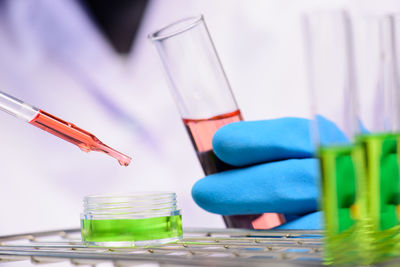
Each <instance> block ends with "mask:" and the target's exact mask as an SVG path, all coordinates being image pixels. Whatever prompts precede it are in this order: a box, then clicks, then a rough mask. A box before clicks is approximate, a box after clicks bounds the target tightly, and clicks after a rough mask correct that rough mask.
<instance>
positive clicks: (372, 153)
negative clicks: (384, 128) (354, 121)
mask: <svg viewBox="0 0 400 267" xmlns="http://www.w3.org/2000/svg"><path fill="white" fill-rule="evenodd" d="M399 137H400V135H399V134H393V133H381V134H367V135H360V136H357V138H356V142H358V143H359V144H361V145H362V147H363V149H364V153H365V163H366V172H365V174H366V175H365V181H366V191H367V214H368V226H369V231H370V233H371V242H372V247H371V249H372V250H373V251H374V259H373V262H380V261H383V260H385V259H387V258H388V257H392V256H398V255H400V254H399V252H397V251H399V245H397V243H399V241H400V236H399V234H398V233H399V230H400V229H399V228H400V226H399V222H400V221H399V216H398V207H399V204H400V180H399V178H400V176H399V155H398V145H399V142H398V141H399Z"/></svg>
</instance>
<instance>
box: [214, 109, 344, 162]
mask: <svg viewBox="0 0 400 267" xmlns="http://www.w3.org/2000/svg"><path fill="white" fill-rule="evenodd" d="M317 119H318V126H319V128H320V129H319V133H320V139H321V140H322V141H323V142H324V143H332V142H341V141H343V140H347V139H346V136H345V135H344V134H343V133H342V132H341V131H340V130H339V128H338V127H337V126H336V125H335V124H334V123H332V122H331V121H329V120H327V119H325V118H324V117H321V116H319V117H318V118H317ZM213 148H214V152H215V154H216V155H217V156H218V158H220V159H221V160H222V161H224V162H226V163H229V164H231V165H234V166H245V165H250V164H257V163H262V162H269V161H277V160H284V159H290V158H307V157H312V155H313V153H314V150H313V146H312V143H311V137H310V120H308V119H303V118H281V119H275V120H265V121H242V122H236V123H231V124H228V125H226V126H224V127H222V128H220V129H219V130H218V131H217V132H216V133H215V135H214V138H213Z"/></svg>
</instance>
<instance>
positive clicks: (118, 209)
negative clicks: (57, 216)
mask: <svg viewBox="0 0 400 267" xmlns="http://www.w3.org/2000/svg"><path fill="white" fill-rule="evenodd" d="M81 236H82V241H83V243H84V244H86V245H88V246H104V247H134V246H157V245H162V244H166V243H171V242H176V241H178V240H180V239H182V216H181V215H180V210H178V209H177V206H176V196H175V194H174V193H140V194H139V193H138V194H132V195H127V196H109V195H107V196H89V197H85V199H84V213H83V214H82V216H81Z"/></svg>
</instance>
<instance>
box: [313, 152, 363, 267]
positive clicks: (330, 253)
mask: <svg viewBox="0 0 400 267" xmlns="http://www.w3.org/2000/svg"><path fill="white" fill-rule="evenodd" d="M318 152H319V158H320V168H321V177H322V193H323V198H322V209H323V211H324V216H325V218H324V219H325V228H326V233H325V255H324V261H325V263H326V264H343V263H354V262H360V258H361V251H363V250H364V249H366V248H364V247H362V246H363V243H362V242H360V240H361V238H362V235H360V234H359V233H360V232H359V231H357V230H356V229H359V228H360V227H361V224H360V220H358V219H359V217H360V216H361V214H363V213H364V210H363V207H364V206H365V205H363V202H362V201H365V198H364V197H362V196H363V195H362V192H363V190H362V188H363V184H362V179H360V177H362V176H363V170H364V168H363V151H362V148H361V147H360V146H351V145H348V146H332V147H321V148H320V149H319V151H318Z"/></svg>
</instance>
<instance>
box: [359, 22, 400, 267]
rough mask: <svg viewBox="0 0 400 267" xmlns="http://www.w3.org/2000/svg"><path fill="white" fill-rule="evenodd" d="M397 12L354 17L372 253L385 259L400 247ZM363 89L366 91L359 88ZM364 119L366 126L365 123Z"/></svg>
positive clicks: (373, 259)
mask: <svg viewBox="0 0 400 267" xmlns="http://www.w3.org/2000/svg"><path fill="white" fill-rule="evenodd" d="M397 19H398V18H396V16H375V17H369V18H364V19H363V20H361V21H356V22H358V23H355V29H356V33H357V34H356V37H357V38H356V42H355V48H356V49H355V51H356V52H357V53H356V56H357V61H356V62H357V63H358V65H357V72H358V73H357V76H358V85H359V88H360V94H359V95H358V97H357V98H358V103H357V107H358V110H357V111H358V114H357V117H358V120H359V121H360V122H361V123H360V124H359V125H360V127H359V130H358V132H359V134H357V136H356V139H355V140H356V143H357V144H359V145H361V146H362V148H363V150H364V158H365V177H364V179H365V186H366V187H365V188H366V195H367V198H366V199H367V201H366V212H367V213H366V215H367V222H368V224H367V226H368V232H369V233H370V235H369V240H370V250H369V251H368V252H367V254H368V255H371V256H370V257H369V259H368V261H367V263H377V262H382V261H384V260H386V259H388V258H390V257H396V256H398V255H399V254H400V253H399V252H398V251H400V250H399V245H398V243H399V241H400V235H399V234H398V232H399V230H400V229H399V228H400V226H399V223H400V221H399V204H400V180H399V178H400V176H399V150H398V146H399V137H400V135H399V134H400V127H399V124H400V121H399V118H400V117H399V115H400V112H399V108H400V106H399V103H398V101H399V86H398V73H397V72H398V70H397V63H396V62H398V58H397V54H398V48H397V47H398V45H396V42H397V43H398V40H397V39H398V34H397V33H396V32H395V30H396V28H398V26H396V23H398V22H397ZM361 90H362V91H361ZM361 125H362V126H361Z"/></svg>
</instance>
